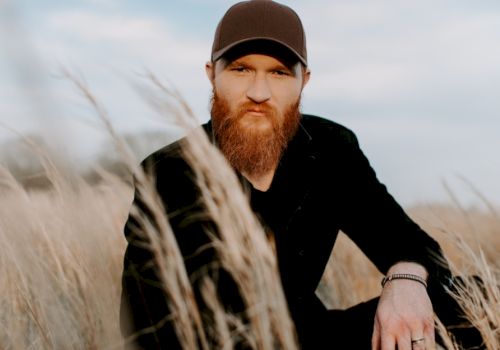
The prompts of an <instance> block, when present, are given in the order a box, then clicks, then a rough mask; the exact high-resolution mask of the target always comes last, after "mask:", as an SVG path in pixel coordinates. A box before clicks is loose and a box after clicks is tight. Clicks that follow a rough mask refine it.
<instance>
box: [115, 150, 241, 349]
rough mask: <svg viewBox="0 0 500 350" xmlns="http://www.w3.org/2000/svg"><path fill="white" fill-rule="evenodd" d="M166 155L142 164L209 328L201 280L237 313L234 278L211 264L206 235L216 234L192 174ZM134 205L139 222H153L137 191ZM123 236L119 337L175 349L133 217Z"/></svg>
mask: <svg viewBox="0 0 500 350" xmlns="http://www.w3.org/2000/svg"><path fill="white" fill-rule="evenodd" d="M171 154H172V152H168V153H165V152H162V153H161V154H156V155H154V156H153V157H150V158H148V159H147V160H146V161H144V162H143V164H142V166H143V169H144V170H145V171H146V173H147V174H149V175H151V177H152V179H154V180H155V181H156V186H155V188H156V191H157V193H158V195H159V197H160V199H161V203H162V204H163V206H164V208H165V210H166V214H165V215H167V217H168V220H169V223H170V226H171V228H172V231H173V233H174V235H175V239H176V243H177V244H178V246H179V249H180V252H181V254H182V256H183V262H184V267H185V268H186V271H187V274H188V276H189V278H190V282H191V286H192V288H193V292H194V295H195V299H196V302H197V305H198V308H199V310H200V312H202V313H203V317H204V320H205V321H206V322H207V323H206V325H209V324H210V314H209V313H208V312H206V307H205V304H204V302H203V298H202V297H201V291H200V283H199V282H200V281H201V278H200V276H208V277H210V278H212V279H213V280H216V283H217V284H218V288H219V290H222V292H221V293H220V296H221V298H223V300H224V302H225V303H226V304H227V306H228V308H231V310H233V309H234V310H236V311H241V308H242V304H241V300H240V299H238V295H239V294H238V293H237V287H236V285H235V284H234V282H233V280H232V279H231V278H230V277H229V276H228V274H227V273H226V272H225V271H224V270H223V269H220V268H219V266H218V264H217V263H216V255H215V251H214V249H213V248H212V247H211V245H210V242H211V236H210V234H215V233H216V229H215V226H214V224H213V222H212V221H211V220H209V218H207V217H206V215H205V214H204V208H203V205H202V201H201V199H200V194H199V190H198V187H197V186H196V183H195V181H194V175H193V173H192V171H191V170H190V167H189V166H188V165H187V163H186V162H185V161H184V160H183V159H182V158H181V157H180V156H179V155H178V154H177V153H174V155H171ZM134 206H136V207H138V208H139V209H140V211H141V212H142V213H143V220H146V221H149V224H151V223H152V224H154V220H152V219H151V217H150V214H149V212H148V208H147V207H146V206H145V204H144V203H143V202H142V201H141V199H140V196H138V195H137V193H136V196H135V198H134V203H133V206H132V210H134ZM124 233H125V237H126V238H127V241H128V246H127V250H126V253H125V258H124V270H123V275H122V303H121V312H120V313H121V320H122V322H121V328H122V333H123V335H124V336H125V337H130V336H133V337H134V338H136V340H135V344H134V346H136V347H139V348H141V349H180V348H181V346H180V344H179V341H178V339H177V335H176V332H175V328H174V324H173V323H172V322H170V320H171V316H172V315H171V310H170V309H169V307H168V305H169V298H168V296H167V294H166V292H165V288H164V286H162V283H161V282H160V278H159V277H158V276H159V275H158V266H157V262H155V261H154V259H153V254H152V252H151V251H150V249H148V245H147V242H145V240H146V241H147V239H146V238H145V235H144V233H143V232H141V223H138V222H137V220H136V218H135V216H134V215H130V216H129V218H128V221H127V223H126V225H125V229H124ZM145 243H146V244H145ZM169 268H171V267H169ZM167 283H169V282H168V281H167ZM209 341H210V340H209Z"/></svg>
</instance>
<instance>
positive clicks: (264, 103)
mask: <svg viewBox="0 0 500 350" xmlns="http://www.w3.org/2000/svg"><path fill="white" fill-rule="evenodd" d="M206 69H207V75H208V77H209V79H210V81H211V83H212V86H213V92H214V95H213V100H212V123H213V127H214V134H215V136H216V139H217V141H218V143H219V147H220V149H221V151H222V152H223V153H224V154H225V156H226V157H227V158H228V160H229V162H230V163H231V164H232V165H233V167H235V168H236V169H237V170H239V171H240V172H242V173H251V174H254V175H262V174H264V173H266V172H268V171H270V170H272V169H273V168H274V167H275V166H276V164H277V162H278V161H279V158H280V156H281V154H282V152H283V149H284V148H285V147H286V145H287V143H288V141H289V140H290V138H291V137H293V135H294V134H295V132H296V130H297V127H298V123H299V119H300V113H299V104H300V96H301V92H302V89H303V87H304V86H305V84H306V83H307V81H308V79H309V71H306V70H305V69H303V68H302V66H301V65H300V64H299V63H295V64H288V63H287V61H286V60H285V59H280V58H279V57H277V56H274V55H266V54H261V53H258V54H257V53H250V54H244V55H241V56H240V55H238V56H237V57H234V58H231V59H227V60H224V59H223V60H218V61H217V62H215V63H208V64H207V66H206Z"/></svg>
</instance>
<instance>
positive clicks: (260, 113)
mask: <svg viewBox="0 0 500 350" xmlns="http://www.w3.org/2000/svg"><path fill="white" fill-rule="evenodd" d="M247 114H250V115H254V116H258V117H264V116H266V114H267V113H266V111H265V110H263V109H261V108H249V109H247Z"/></svg>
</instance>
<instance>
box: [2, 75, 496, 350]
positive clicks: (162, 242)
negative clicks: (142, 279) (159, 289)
mask: <svg viewBox="0 0 500 350" xmlns="http://www.w3.org/2000/svg"><path fill="white" fill-rule="evenodd" d="M77 83H78V82H77ZM153 83H154V84H155V86H156V87H157V88H158V89H159V90H160V92H161V93H164V94H166V95H169V97H174V99H177V100H179V99H178V96H176V95H175V94H173V95H172V93H171V91H170V90H169V89H167V88H165V87H163V86H162V85H161V84H159V83H158V82H157V81H155V80H154V79H153ZM79 88H80V89H81V90H82V92H83V93H84V95H85V96H86V98H87V99H88V100H89V101H90V102H91V104H92V105H93V106H94V107H95V109H96V112H97V114H98V115H99V116H100V117H101V118H102V120H103V121H105V122H106V120H107V119H106V114H105V111H104V110H103V109H102V107H101V106H100V105H99V104H98V103H97V101H96V100H95V98H94V97H93V96H92V94H90V92H89V91H88V89H86V87H85V86H79ZM160 101H161V99H160ZM180 101H181V103H180V105H177V107H176V108H177V109H176V111H175V113H174V114H176V115H177V114H178V113H180V114H181V115H186V114H187V115H189V110H188V109H187V108H186V107H187V106H186V105H185V104H183V103H182V100H180ZM153 102H154V104H155V106H156V107H157V108H158V109H159V110H160V112H162V113H166V112H168V113H171V112H172V110H171V107H172V106H171V105H170V104H168V103H167V104H166V105H163V104H162V103H158V100H156V101H153ZM164 108H166V110H163V109H164ZM105 125H106V127H107V128H108V129H109V130H110V133H111V134H112V135H115V134H114V132H113V130H112V126H111V125H109V124H105ZM192 136H193V137H191V138H189V142H188V143H187V146H186V148H185V150H186V156H187V159H188V161H189V162H190V163H191V164H192V165H193V167H194V169H195V172H196V174H197V179H198V184H199V186H200V188H201V190H202V193H203V195H204V200H205V205H206V207H207V210H208V214H209V215H210V216H211V217H212V218H213V219H214V222H215V224H216V225H217V227H218V229H219V231H220V236H219V237H218V239H217V240H216V241H215V242H214V246H215V248H216V250H217V251H218V253H219V256H220V260H221V263H222V264H223V266H224V267H225V268H226V269H227V270H228V271H229V272H230V273H231V274H232V275H233V277H234V279H235V280H236V281H237V282H238V284H239V285H240V287H241V291H242V292H243V299H244V301H245V303H246V305H247V306H248V308H249V309H248V310H249V311H248V315H247V316H248V324H243V323H242V322H243V320H242V319H239V317H238V315H229V314H226V313H225V312H224V311H223V310H222V308H221V305H219V304H218V303H217V301H216V299H215V298H214V296H215V294H216V291H215V290H214V284H213V282H212V281H210V280H208V279H207V280H205V281H204V286H205V288H204V293H203V294H204V297H205V298H206V300H207V304H208V305H209V306H210V307H211V308H212V309H213V311H214V314H215V320H216V322H215V323H216V324H215V327H214V328H215V330H216V331H217V332H218V335H217V337H218V339H219V345H220V348H224V349H230V348H232V337H233V334H231V329H234V328H235V327H234V326H235V325H236V326H238V325H239V327H236V328H237V329H238V330H239V331H241V332H242V333H241V334H240V335H243V337H244V338H246V339H247V341H248V342H249V343H250V344H251V345H252V346H253V347H254V348H256V349H273V348H275V346H278V347H279V348H284V349H293V348H295V347H296V344H295V336H294V331H293V325H292V324H291V321H290V319H289V316H288V312H287V310H286V306H285V303H284V298H283V293H282V290H281V286H280V285H279V284H277V283H276V281H277V280H278V279H277V269H276V259H275V256H274V254H273V251H272V249H271V247H270V246H269V245H268V242H267V241H266V239H265V235H264V233H263V232H262V229H261V227H260V226H259V224H258V222H257V221H256V220H255V218H254V217H253V215H251V213H250V209H249V208H248V204H247V202H246V201H245V198H244V195H243V193H242V191H241V190H240V188H239V185H238V183H237V180H236V178H235V177H234V175H233V174H232V173H231V172H230V171H229V170H228V167H227V166H226V164H225V162H224V160H223V159H222V158H221V156H220V155H219V154H218V153H217V152H216V151H215V150H214V149H213V148H212V147H210V146H209V143H208V140H207V139H206V137H205V136H204V135H203V134H196V133H194V134H192ZM114 137H115V139H116V141H117V145H118V146H119V148H120V149H121V152H123V153H124V154H127V151H126V149H125V148H124V147H123V145H122V144H120V142H119V138H118V137H117V136H116V135H115V136H114ZM47 164H48V166H47V167H46V169H47V172H48V175H49V176H48V177H49V179H50V180H51V182H52V186H51V187H50V188H47V189H46V190H44V191H41V190H38V191H27V190H25V189H24V188H23V187H22V186H20V185H19V183H18V182H17V181H16V180H15V179H14V178H13V177H12V176H11V174H10V173H9V172H8V171H2V172H1V173H0V188H1V191H2V198H1V200H2V205H1V209H0V210H1V211H2V212H1V215H0V220H1V221H0V239H1V240H2V242H3V244H2V246H1V248H0V268H1V269H2V270H1V271H0V273H1V276H2V279H1V280H0V288H1V290H2V293H1V294H0V349H108V348H119V347H121V346H122V345H123V339H122V338H121V336H120V333H119V328H118V325H119V322H118V310H119V294H120V289H121V286H120V277H121V272H122V258H123V253H124V249H125V240H124V238H123V233H122V229H123V224H124V222H125V219H126V217H127V214H128V210H129V206H130V203H131V201H132V189H131V188H130V186H127V185H125V184H124V182H122V181H121V180H119V179H117V178H115V177H113V176H110V175H106V174H104V177H103V180H102V181H101V182H100V183H99V184H97V185H95V184H94V185H89V184H88V183H86V182H85V181H83V180H82V179H81V178H80V177H78V176H76V175H75V174H61V173H60V172H58V170H57V169H56V168H54V167H51V166H50V163H48V162H47ZM127 164H128V165H129V168H130V169H132V168H134V162H133V161H132V159H130V158H128V159H127ZM214 164H217V166H214ZM137 184H138V191H139V196H140V198H141V200H142V201H143V202H144V203H145V204H146V206H147V208H148V209H149V210H148V211H147V213H146V212H144V211H141V210H139V208H134V209H133V214H134V215H135V216H136V218H137V219H138V220H139V222H140V223H141V224H140V227H141V234H143V238H144V242H145V244H147V246H148V247H149V249H151V251H152V253H153V256H154V259H155V263H156V264H157V266H159V271H160V280H161V281H162V282H163V284H164V287H165V292H166V293H167V294H168V295H169V296H170V298H171V300H172V305H171V309H172V310H173V317H174V319H175V320H176V323H177V325H178V327H177V333H178V335H179V337H180V338H181V340H182V342H183V344H184V346H185V348H187V349H194V348H196V345H195V344H197V343H198V342H199V343H200V344H201V347H202V348H207V343H206V341H205V339H206V335H205V334H204V332H203V329H202V327H201V326H200V314H199V310H198V309H197V305H196V303H194V299H193V297H192V291H191V289H190V285H189V283H188V277H187V274H186V272H185V269H184V268H183V266H182V263H181V258H180V253H179V251H178V248H177V246H176V244H175V241H174V240H173V234H172V232H171V228H170V226H169V223H168V220H167V219H166V218H165V216H164V215H163V208H162V206H161V203H159V201H158V198H157V196H156V194H155V193H154V191H152V190H151V183H149V182H148V179H147V178H146V177H144V176H143V174H140V173H137ZM410 213H411V215H412V216H413V217H414V218H415V219H416V220H417V222H419V223H420V224H421V225H422V226H423V227H424V228H425V229H426V230H427V231H428V232H430V233H431V234H432V235H433V236H434V237H435V238H436V239H438V240H439V241H440V242H441V244H442V245H443V247H444V249H445V252H446V253H447V255H448V257H449V258H450V259H451V260H452V262H453V263H454V264H455V266H456V267H455V270H456V272H460V273H462V272H465V273H467V274H468V273H475V274H478V275H480V276H482V277H483V279H484V281H485V288H486V291H487V293H486V296H485V295H484V294H483V293H479V292H478V291H477V290H475V289H471V288H470V285H471V284H470V283H469V284H466V285H465V286H464V288H462V290H463V291H464V292H463V293H462V294H461V295H460V296H459V297H460V300H461V303H462V304H463V305H464V308H465V309H466V311H467V314H468V317H469V319H470V320H471V321H472V322H473V323H474V324H476V325H477V326H478V327H479V328H480V329H481V332H482V333H483V335H484V337H485V339H486V342H487V345H488V348H489V349H499V348H500V339H499V338H500V335H499V329H500V328H499V327H500V324H499V317H498V315H500V298H499V297H498V294H499V293H498V284H497V281H498V278H499V270H500V265H499V264H500V263H499V261H498V259H497V255H498V252H499V251H500V232H499V231H500V223H499V220H498V213H497V212H496V211H495V210H494V209H493V208H492V209H490V212H487V213H484V212H480V211H474V210H463V209H460V208H459V209H453V208H450V207H446V206H424V207H420V208H414V209H412V210H411V211H410ZM457 242H458V243H457ZM332 259H335V264H333V263H331V264H329V266H328V268H327V271H326V272H325V276H324V279H323V281H322V283H321V286H320V288H319V290H318V293H319V294H320V295H321V297H322V299H323V300H324V301H325V303H326V304H328V305H329V306H331V307H347V306H350V305H352V304H355V303H357V302H359V301H362V300H366V299H368V298H371V297H373V296H375V295H377V294H379V293H380V285H379V281H380V275H379V274H378V272H377V271H376V270H375V269H374V268H373V266H372V265H371V264H370V263H369V262H368V261H367V260H366V258H365V257H364V256H362V254H361V253H360V252H359V251H358V250H357V248H356V247H354V246H353V245H352V243H350V242H349V241H348V240H347V239H345V237H341V238H340V239H339V242H338V244H337V245H336V247H335V251H334V254H333V257H332ZM332 291H335V293H334V292H332ZM228 325H231V327H229V326H228ZM146 331H147V330H146ZM126 341H128V340H126Z"/></svg>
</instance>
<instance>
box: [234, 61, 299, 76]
mask: <svg viewBox="0 0 500 350" xmlns="http://www.w3.org/2000/svg"><path fill="white" fill-rule="evenodd" d="M237 66H242V67H246V68H251V67H252V65H251V64H248V63H245V62H242V61H240V60H234V61H232V62H230V63H228V64H227V65H226V67H225V68H231V67H237ZM277 70H285V71H287V72H290V73H292V74H294V75H295V72H294V70H293V67H288V66H286V65H284V64H281V63H277V64H276V65H274V66H272V67H271V68H270V69H269V71H277Z"/></svg>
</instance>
